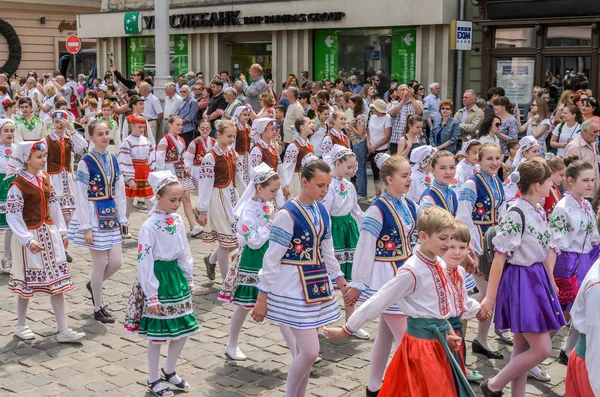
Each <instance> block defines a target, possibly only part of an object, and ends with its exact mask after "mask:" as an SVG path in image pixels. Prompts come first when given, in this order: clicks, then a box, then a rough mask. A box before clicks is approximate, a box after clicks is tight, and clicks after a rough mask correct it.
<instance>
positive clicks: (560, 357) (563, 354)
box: [558, 349, 569, 365]
mask: <svg viewBox="0 0 600 397" xmlns="http://www.w3.org/2000/svg"><path fill="white" fill-rule="evenodd" d="M558 362H559V363H561V364H563V365H568V364H569V356H567V353H566V352H565V351H564V350H563V349H560V353H559V354H558Z"/></svg>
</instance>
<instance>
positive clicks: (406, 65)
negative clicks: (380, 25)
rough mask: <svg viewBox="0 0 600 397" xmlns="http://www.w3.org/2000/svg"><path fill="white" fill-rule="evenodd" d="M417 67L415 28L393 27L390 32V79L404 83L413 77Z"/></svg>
mask: <svg viewBox="0 0 600 397" xmlns="http://www.w3.org/2000/svg"><path fill="white" fill-rule="evenodd" d="M416 69H417V29H416V28H414V27H404V28H395V29H393V32H392V79H396V80H398V81H399V82H401V83H406V82H408V81H410V80H414V79H415V75H416Z"/></svg>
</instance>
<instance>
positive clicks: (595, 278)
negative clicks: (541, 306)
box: [566, 261, 600, 397]
mask: <svg viewBox="0 0 600 397" xmlns="http://www.w3.org/2000/svg"><path fill="white" fill-rule="evenodd" d="M599 306H600V261H597V262H596V263H594V265H593V266H592V268H591V269H590V271H589V272H588V274H587V276H585V279H583V282H582V283H581V288H580V289H579V292H578V293H577V298H576V299H575V303H574V304H573V309H572V310H571V316H572V318H573V329H576V330H577V331H578V332H579V340H578V341H577V347H576V348H575V351H573V353H571V356H570V357H569V366H568V368H567V378H566V395H567V396H569V397H594V396H599V395H600V377H599V376H598V374H599V373H600V317H599V316H598V307H599Z"/></svg>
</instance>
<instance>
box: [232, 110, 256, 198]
mask: <svg viewBox="0 0 600 397" xmlns="http://www.w3.org/2000/svg"><path fill="white" fill-rule="evenodd" d="M250 112H252V107H250V106H248V105H246V106H238V108H237V109H235V112H233V116H232V117H231V121H232V122H233V123H234V124H235V129H236V134H235V152H236V154H237V157H236V158H237V165H236V167H237V169H236V172H235V177H236V181H235V188H236V189H237V192H238V195H240V196H241V195H242V194H244V190H246V186H247V185H248V183H249V182H250V170H249V169H248V168H249V162H248V157H249V154H250V149H251V145H250V130H251V128H250V125H248V120H250Z"/></svg>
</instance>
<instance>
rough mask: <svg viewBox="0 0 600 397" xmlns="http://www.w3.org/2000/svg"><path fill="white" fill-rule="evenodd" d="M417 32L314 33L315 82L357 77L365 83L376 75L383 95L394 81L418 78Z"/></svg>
mask: <svg viewBox="0 0 600 397" xmlns="http://www.w3.org/2000/svg"><path fill="white" fill-rule="evenodd" d="M416 37H417V34H416V29H415V28H414V27H402V28H392V29H341V30H335V29H323V30H317V31H315V37H314V43H315V44H314V46H315V54H314V62H315V64H314V70H315V79H317V80H323V79H328V80H330V81H334V80H335V79H336V78H338V77H341V78H343V79H348V78H349V77H350V76H351V75H356V76H358V78H359V82H360V83H361V84H364V83H365V82H366V81H367V79H369V78H370V77H372V76H374V75H377V76H379V80H380V84H379V86H378V87H377V89H378V91H379V93H380V95H383V93H385V92H386V91H387V90H388V89H389V86H390V81H391V79H396V80H398V81H400V82H403V83H404V82H407V81H409V80H413V79H414V78H415V69H416V52H417V50H416V48H417V46H416Z"/></svg>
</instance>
